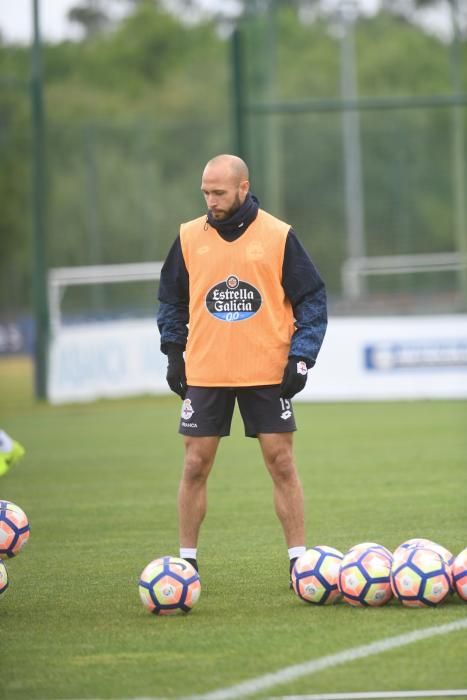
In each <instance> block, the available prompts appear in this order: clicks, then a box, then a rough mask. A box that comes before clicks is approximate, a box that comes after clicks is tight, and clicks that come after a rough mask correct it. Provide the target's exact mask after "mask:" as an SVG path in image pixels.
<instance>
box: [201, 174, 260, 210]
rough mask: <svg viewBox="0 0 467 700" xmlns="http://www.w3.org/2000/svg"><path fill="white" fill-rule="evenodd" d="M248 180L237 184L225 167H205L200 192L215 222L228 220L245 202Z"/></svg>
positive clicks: (236, 180)
mask: <svg viewBox="0 0 467 700" xmlns="http://www.w3.org/2000/svg"><path fill="white" fill-rule="evenodd" d="M248 189H249V183H248V180H243V181H242V182H238V178H237V177H235V174H234V173H232V172H231V171H230V170H228V169H226V168H225V167H219V166H207V167H206V168H205V170H204V173H203V177H202V180H201V191H202V193H203V195H204V199H205V201H206V205H207V208H208V209H209V211H210V212H211V214H212V216H213V217H214V219H216V221H223V220H224V219H229V218H230V217H231V216H232V214H234V213H235V212H236V211H237V209H239V207H241V205H242V204H243V202H244V201H245V197H246V195H247V193H248Z"/></svg>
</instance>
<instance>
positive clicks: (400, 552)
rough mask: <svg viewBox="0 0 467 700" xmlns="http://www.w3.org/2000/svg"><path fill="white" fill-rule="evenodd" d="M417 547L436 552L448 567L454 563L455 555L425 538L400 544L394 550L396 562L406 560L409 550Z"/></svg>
mask: <svg viewBox="0 0 467 700" xmlns="http://www.w3.org/2000/svg"><path fill="white" fill-rule="evenodd" d="M415 547H426V548H427V549H432V550H433V551H434V552H437V553H438V554H439V555H440V556H441V558H442V559H444V561H445V562H446V564H447V565H448V566H451V565H452V563H453V561H454V555H453V554H452V552H450V551H449V549H446V547H443V545H441V544H437V543H436V542H433V540H427V539H425V538H424V537H418V538H417V537H414V538H413V539H411V540H407V541H406V542H403V543H402V544H400V545H399V546H398V547H397V549H395V550H394V553H393V555H392V556H393V559H394V561H397V559H399V558H401V559H405V555H406V553H407V550H408V549H414V548H415Z"/></svg>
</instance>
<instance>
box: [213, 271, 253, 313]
mask: <svg viewBox="0 0 467 700" xmlns="http://www.w3.org/2000/svg"><path fill="white" fill-rule="evenodd" d="M262 303H263V300H262V298H261V294H260V292H259V291H258V290H257V289H256V287H253V285H252V284H249V283H248V282H243V281H242V280H240V279H239V278H238V277H237V276H236V275H229V276H228V277H227V279H225V280H223V281H222V282H218V283H217V284H215V285H214V287H211V289H210V290H209V291H208V293H207V294H206V308H207V310H208V311H209V313H210V314H212V315H213V316H215V317H216V318H218V319H220V320H221V321H244V320H245V319H246V318H250V316H254V315H255V314H256V313H257V312H258V311H259V309H260V308H261V304H262Z"/></svg>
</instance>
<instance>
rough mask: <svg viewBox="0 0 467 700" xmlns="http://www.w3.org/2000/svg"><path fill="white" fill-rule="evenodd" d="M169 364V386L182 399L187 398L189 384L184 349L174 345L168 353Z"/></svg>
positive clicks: (167, 377)
mask: <svg viewBox="0 0 467 700" xmlns="http://www.w3.org/2000/svg"><path fill="white" fill-rule="evenodd" d="M167 356H168V358H169V363H168V366H167V374H166V379H167V384H168V385H169V387H170V388H171V389H172V391H174V392H175V393H176V394H178V395H179V396H180V398H181V399H184V398H185V395H186V390H187V384H186V374H185V360H184V358H183V348H182V347H181V346H177V345H175V346H174V345H172V346H171V347H170V349H169V351H168V353H167Z"/></svg>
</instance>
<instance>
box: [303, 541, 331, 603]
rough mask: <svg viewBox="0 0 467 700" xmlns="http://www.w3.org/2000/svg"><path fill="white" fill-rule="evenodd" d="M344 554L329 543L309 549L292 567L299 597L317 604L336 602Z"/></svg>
mask: <svg viewBox="0 0 467 700" xmlns="http://www.w3.org/2000/svg"><path fill="white" fill-rule="evenodd" d="M343 556H344V555H343V554H342V552H340V551H339V550H338V549H334V547H328V546H327V545H318V546H316V547H311V549H307V551H306V552H304V554H302V556H301V557H299V558H298V559H297V561H296V562H295V564H294V567H293V569H292V588H293V589H294V591H295V593H296V594H297V595H298V597H299V598H301V599H302V600H304V601H306V602H307V603H314V604H316V605H327V604H329V603H334V602H335V601H336V600H337V599H338V598H339V597H340V593H339V590H338V588H337V579H338V576H339V567H340V563H341V561H342V559H343Z"/></svg>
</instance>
